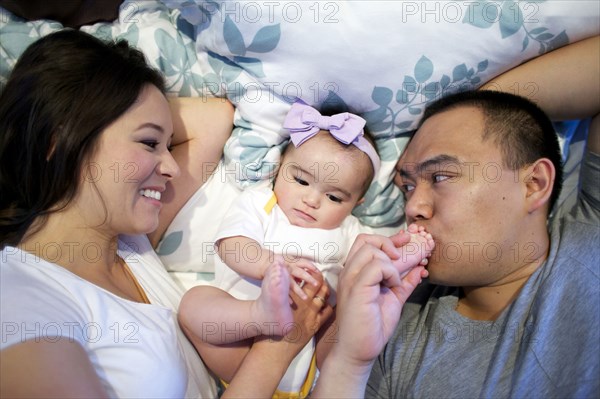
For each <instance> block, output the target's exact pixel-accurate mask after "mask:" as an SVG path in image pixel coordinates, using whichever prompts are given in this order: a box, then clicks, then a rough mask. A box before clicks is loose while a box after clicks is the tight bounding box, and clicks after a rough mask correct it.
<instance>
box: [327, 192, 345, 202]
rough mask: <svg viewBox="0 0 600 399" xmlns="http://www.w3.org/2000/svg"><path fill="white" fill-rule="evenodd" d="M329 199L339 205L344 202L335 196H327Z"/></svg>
mask: <svg viewBox="0 0 600 399" xmlns="http://www.w3.org/2000/svg"><path fill="white" fill-rule="evenodd" d="M327 198H329V199H330V200H331V201H333V202H337V203H338V204H339V203H341V202H342V199H341V198H339V197H336V196H335V195H331V194H327Z"/></svg>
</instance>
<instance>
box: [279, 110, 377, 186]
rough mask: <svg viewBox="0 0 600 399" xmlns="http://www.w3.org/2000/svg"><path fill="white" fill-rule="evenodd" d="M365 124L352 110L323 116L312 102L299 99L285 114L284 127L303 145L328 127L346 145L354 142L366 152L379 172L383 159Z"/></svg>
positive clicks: (295, 144)
mask: <svg viewBox="0 0 600 399" xmlns="http://www.w3.org/2000/svg"><path fill="white" fill-rule="evenodd" d="M365 124H366V121H365V120H364V119H363V118H361V117H360V116H357V115H354V114H351V113H349V112H344V113H341V114H336V115H332V116H323V115H321V114H320V113H319V111H317V110H316V109H314V108H313V107H311V106H310V105H307V104H305V103H304V102H302V101H301V100H298V101H296V102H295V103H294V104H293V105H292V109H290V112H288V114H287V116H286V117H285V121H284V122H283V127H284V128H286V129H287V130H289V131H290V138H291V140H292V143H294V146H296V147H300V146H301V145H302V143H304V142H305V141H306V140H308V139H310V138H311V137H313V136H314V135H315V134H317V133H318V132H319V130H327V131H329V133H331V135H332V136H333V137H335V139H336V140H337V141H339V142H341V143H344V144H346V145H348V144H353V145H355V146H356V147H358V149H359V150H361V151H362V152H364V153H365V154H367V155H368V156H369V158H370V159H371V163H372V164H373V170H374V171H375V174H377V171H378V170H379V166H380V165H381V161H380V160H379V155H377V151H375V148H373V146H372V145H371V143H369V141H368V140H367V139H365V138H364V134H365V133H364V130H363V127H364V126H365Z"/></svg>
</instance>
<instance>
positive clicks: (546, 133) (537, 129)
mask: <svg viewBox="0 0 600 399" xmlns="http://www.w3.org/2000/svg"><path fill="white" fill-rule="evenodd" d="M465 106H470V107H475V108H478V109H480V110H481V112H482V113H483V115H484V119H485V122H484V123H485V126H484V131H483V132H482V139H483V140H488V139H490V140H492V141H493V142H494V143H495V144H496V145H497V146H498V148H499V149H500V152H501V153H502V158H503V161H504V163H505V166H506V167H509V168H511V169H512V170H517V169H520V168H523V167H525V166H528V165H531V164H532V163H534V162H535V161H537V160H538V159H540V158H547V159H549V160H550V161H551V162H552V164H553V165H554V169H555V170H556V176H555V179H554V185H553V187H552V193H551V195H550V201H549V208H548V210H549V211H550V210H551V209H552V207H553V206H554V204H555V203H556V201H557V200H558V197H559V195H560V191H561V189H562V179H563V166H562V156H561V151H560V145H559V143H558V136H557V135H556V131H555V130H554V125H553V124H552V122H551V121H550V119H549V118H548V116H547V115H546V114H545V113H544V111H542V109H541V108H540V107H538V106H537V105H536V104H535V103H533V102H531V101H530V100H528V99H526V98H524V97H521V96H518V95H515V94H510V93H504V92H499V91H487V90H475V91H466V92H461V93H457V94H453V95H449V96H447V97H442V98H441V99H440V100H437V101H436V102H434V103H432V104H431V105H429V106H427V108H426V109H425V112H424V113H423V118H422V119H421V120H420V121H419V126H418V127H419V128H420V127H421V126H422V125H423V123H424V122H425V121H426V120H427V119H429V118H431V117H432V116H434V115H437V114H439V113H441V112H444V111H449V110H451V109H455V108H458V107H465Z"/></svg>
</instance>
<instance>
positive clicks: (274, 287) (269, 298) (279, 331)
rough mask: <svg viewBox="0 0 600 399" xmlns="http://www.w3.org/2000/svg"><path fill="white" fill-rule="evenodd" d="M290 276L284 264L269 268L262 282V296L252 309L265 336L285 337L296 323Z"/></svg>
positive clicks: (277, 263)
mask: <svg viewBox="0 0 600 399" xmlns="http://www.w3.org/2000/svg"><path fill="white" fill-rule="evenodd" d="M289 290H290V274H289V272H288V270H287V266H286V265H285V264H284V263H282V262H275V263H273V264H272V265H271V266H269V267H268V268H267V270H266V271H265V276H264V278H263V280H262V285H261V292H260V296H259V297H258V299H256V301H255V302H254V305H255V306H253V307H252V309H253V313H254V320H256V321H257V322H258V323H259V324H260V328H261V334H263V335H280V336H282V335H284V334H285V330H286V327H289V324H290V323H292V322H293V321H294V318H293V316H292V309H291V307H290V301H289Z"/></svg>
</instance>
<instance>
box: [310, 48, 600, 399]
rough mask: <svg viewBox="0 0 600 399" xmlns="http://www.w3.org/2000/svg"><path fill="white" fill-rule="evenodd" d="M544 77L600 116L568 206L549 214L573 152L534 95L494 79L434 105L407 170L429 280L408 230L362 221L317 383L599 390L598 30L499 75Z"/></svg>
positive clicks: (470, 393)
mask: <svg viewBox="0 0 600 399" xmlns="http://www.w3.org/2000/svg"><path fill="white" fill-rule="evenodd" d="M532 84H533V86H534V88H535V90H534V91H528V93H527V94H529V95H530V97H532V98H533V99H534V100H535V102H536V103H537V104H538V105H539V106H540V107H541V108H542V109H543V110H544V111H545V112H547V113H548V114H549V115H550V116H551V117H552V118H554V119H556V120H564V119H570V118H571V119H576V118H584V117H588V116H593V118H592V120H591V123H590V125H589V136H588V146H587V152H586V155H585V157H584V160H583V162H582V166H581V171H580V184H579V187H580V189H579V192H577V190H575V191H574V192H573V196H574V197H576V198H567V199H566V200H564V201H561V205H563V207H564V208H569V209H559V210H557V212H554V213H553V214H554V215H555V216H553V217H548V215H549V212H550V210H551V208H552V205H553V203H554V202H555V201H556V199H557V198H558V195H559V184H558V183H557V181H560V180H559V179H560V173H561V172H560V162H559V161H558V157H557V153H558V145H557V143H556V138H555V136H554V134H553V133H552V132H551V131H550V130H551V129H550V128H549V127H548V121H547V120H546V119H545V118H544V117H543V113H541V112H540V110H539V109H538V108H537V107H536V106H535V105H533V104H531V103H529V102H527V100H525V99H522V98H520V97H515V96H513V95H503V94H501V93H487V92H482V93H481V94H479V93H474V94H460V95H458V96H457V97H450V98H447V99H443V100H442V102H440V103H438V104H437V105H434V106H432V107H431V108H429V110H428V111H427V112H426V114H425V116H424V118H423V120H422V121H421V125H420V127H419V129H418V131H417V132H416V134H415V135H414V137H413V139H412V140H411V142H410V143H409V145H408V146H407V148H406V149H405V151H404V153H403V155H402V157H401V160H400V162H399V163H398V168H397V169H398V171H399V176H398V177H397V179H396V182H397V184H399V185H400V186H401V187H402V190H403V191H404V193H405V195H406V216H407V222H408V223H411V222H414V223H417V224H418V225H422V226H424V227H426V229H427V230H428V231H429V232H430V233H431V234H432V235H433V237H434V239H435V240H436V247H435V249H434V252H433V254H432V257H431V259H430V261H429V265H428V266H427V268H428V272H429V277H430V279H429V282H428V283H427V284H422V285H419V286H417V284H418V283H419V274H418V273H419V271H418V270H417V271H416V273H412V272H411V273H409V274H408V275H406V276H405V277H404V278H403V277H402V276H403V275H402V273H401V272H400V271H399V268H398V263H399V262H400V261H399V260H398V251H397V249H396V247H400V246H402V245H403V244H404V243H405V242H406V241H407V238H406V235H405V234H404V233H402V232H400V233H399V234H397V235H395V236H392V237H389V238H388V237H382V236H376V235H371V236H360V237H359V239H357V241H356V242H355V244H354V246H353V248H352V249H351V251H350V254H349V255H348V260H347V261H346V263H345V265H344V270H343V272H342V274H341V276H340V281H339V286H338V306H337V309H336V317H337V323H338V325H339V334H338V340H337V342H336V343H335V344H334V345H333V348H332V350H331V352H330V355H329V356H328V357H327V359H326V361H325V364H324V365H323V367H322V368H321V376H320V377H319V380H318V381H317V386H316V387H315V390H314V392H313V397H357V396H360V395H365V396H366V397H368V398H372V397H383V398H391V397H400V398H403V397H427V398H440V397H443V398H447V397H461V398H474V397H494V398H495V397H515V398H524V397H527V398H529V397H540V398H547V397H560V398H566V397H569V398H571V397H598V396H600V356H599V352H600V349H599V346H600V281H599V278H600V262H599V261H598V259H599V257H600V251H599V249H598V243H599V240H600V226H599V220H600V216H599V213H600V211H599V209H600V190H599V189H598V182H599V181H600V117H599V116H598V114H599V112H600V39H599V38H598V37H594V38H591V39H587V40H583V41H581V42H578V43H574V44H571V45H569V46H565V47H563V48H561V49H558V50H555V51H553V52H551V53H549V54H546V55H544V56H541V57H538V58H536V59H535V60H533V61H530V62H528V63H526V64H523V65H521V66H519V67H518V68H515V69H513V70H511V71H509V72H508V73H505V74H503V75H502V76H500V77H498V78H496V79H495V81H494V82H493V83H492V84H490V86H491V87H494V88H497V89H500V90H501V91H502V90H503V91H509V90H511V91H512V90H514V88H515V87H520V88H524V87H531V85H532ZM527 85H529V86H527ZM523 94H526V93H523ZM533 95H535V96H533ZM532 136H533V137H532ZM400 264H401V262H400ZM425 274H426V273H420V276H421V277H424V276H425ZM434 284H436V285H434ZM415 286H417V288H416V289H415V290H414V292H413V289H414V288H415ZM411 292H412V293H413V295H412V296H410V298H409V299H408V300H407V298H408V296H409V294H410V293H411ZM405 303H406V304H405ZM400 311H402V316H401V317H400ZM398 320H400V322H399V324H397V323H398ZM392 335H393V337H391V336H392ZM390 337H391V339H390ZM388 340H389V343H388V344H387V346H385V347H384V345H385V343H386V342H387V341H388ZM382 349H383V352H381V354H380V351H381V350H382ZM369 375H370V376H369ZM365 387H366V394H365Z"/></svg>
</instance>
